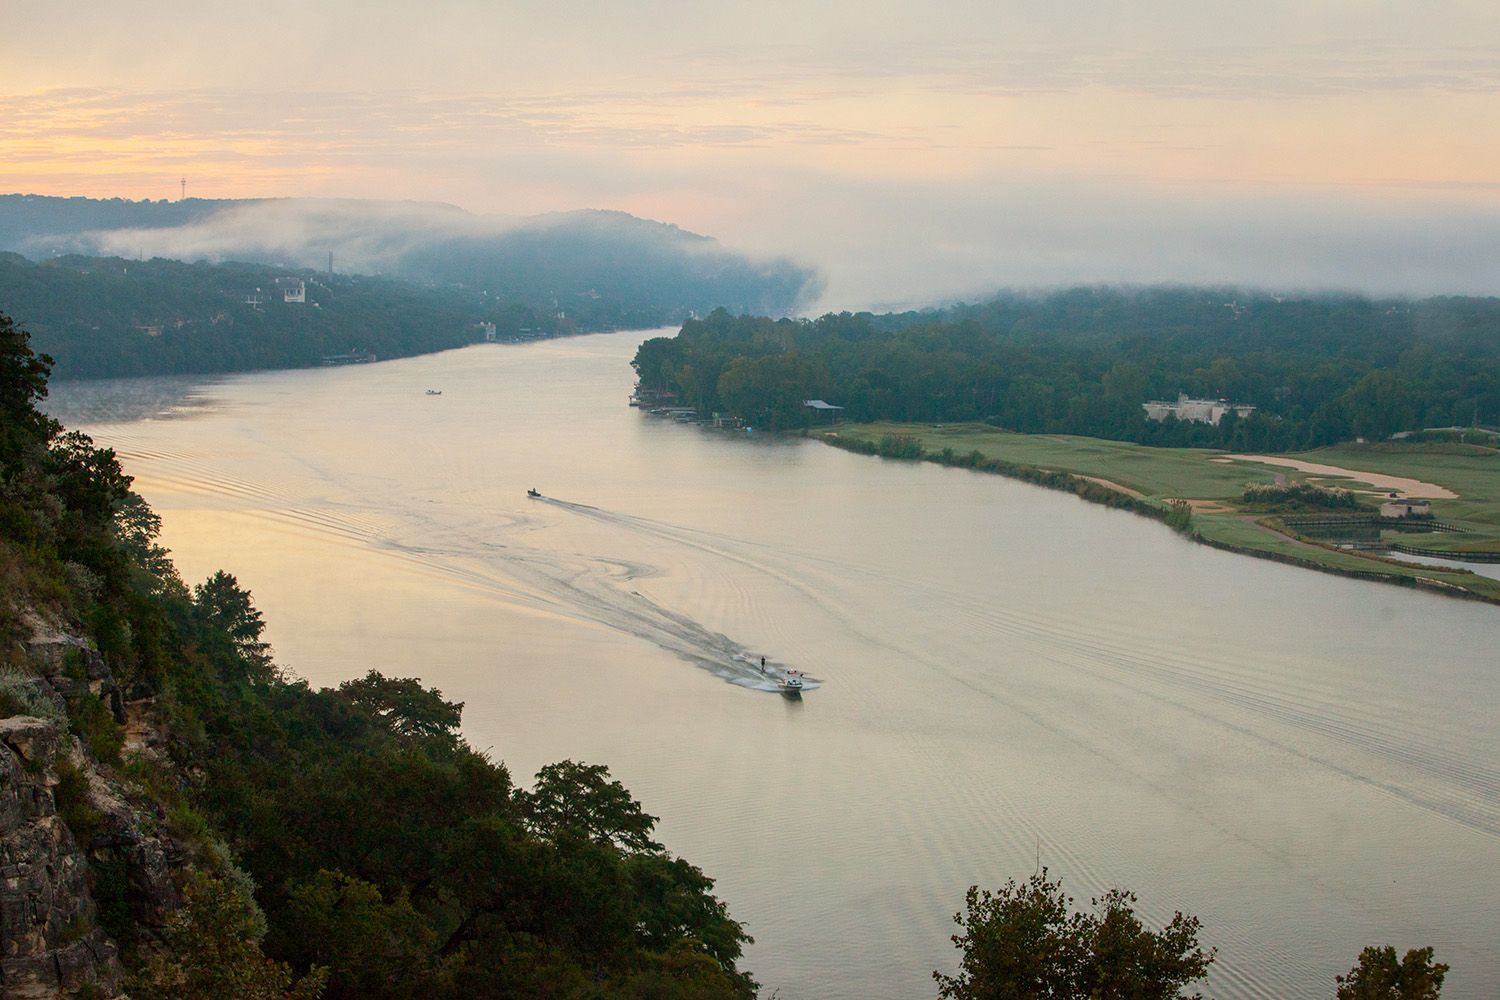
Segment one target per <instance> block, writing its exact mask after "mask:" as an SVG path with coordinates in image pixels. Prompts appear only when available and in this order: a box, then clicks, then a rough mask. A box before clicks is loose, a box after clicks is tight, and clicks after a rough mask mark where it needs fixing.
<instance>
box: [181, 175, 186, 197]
mask: <svg viewBox="0 0 1500 1000" xmlns="http://www.w3.org/2000/svg"><path fill="white" fill-rule="evenodd" d="M180 200H182V201H187V178H186V177H184V178H183V179H182V198H181V199H180Z"/></svg>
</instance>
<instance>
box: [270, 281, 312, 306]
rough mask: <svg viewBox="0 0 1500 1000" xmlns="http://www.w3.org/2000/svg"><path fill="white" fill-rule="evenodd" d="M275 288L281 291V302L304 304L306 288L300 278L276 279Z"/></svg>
mask: <svg viewBox="0 0 1500 1000" xmlns="http://www.w3.org/2000/svg"><path fill="white" fill-rule="evenodd" d="M276 287H277V288H279V289H280V290H281V301H283V302H306V301H307V286H306V285H305V284H303V282H302V279H301V278H277V279H276Z"/></svg>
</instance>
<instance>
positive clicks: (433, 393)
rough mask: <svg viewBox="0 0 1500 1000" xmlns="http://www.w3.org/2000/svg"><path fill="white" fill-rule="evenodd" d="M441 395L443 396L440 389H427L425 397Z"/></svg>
mask: <svg viewBox="0 0 1500 1000" xmlns="http://www.w3.org/2000/svg"><path fill="white" fill-rule="evenodd" d="M442 394H443V390H441V389H428V390H427V395H429V396H441V395H442Z"/></svg>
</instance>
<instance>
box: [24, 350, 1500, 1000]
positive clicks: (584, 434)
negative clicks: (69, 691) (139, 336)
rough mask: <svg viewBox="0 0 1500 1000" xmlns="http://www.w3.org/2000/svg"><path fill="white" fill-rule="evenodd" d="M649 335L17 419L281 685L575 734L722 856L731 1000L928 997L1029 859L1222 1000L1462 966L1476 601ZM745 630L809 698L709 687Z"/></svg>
mask: <svg viewBox="0 0 1500 1000" xmlns="http://www.w3.org/2000/svg"><path fill="white" fill-rule="evenodd" d="M643 336H645V335H644V334H640V333H631V334H616V335H608V336H593V337H584V338H577V339H572V340H564V341H552V342H545V343H537V344H528V345H480V346H475V347H472V348H468V349H465V350H461V351H454V352H450V353H446V354H441V355H436V356H431V357H425V358H415V359H409V360H404V361H396V362H388V363H382V364H379V365H372V366H360V367H350V368H339V369H323V370H313V371H292V372H271V373H263V374H252V375H246V376H238V377H233V378H228V379H223V380H217V381H212V382H208V383H195V382H192V381H186V380H170V379H166V380H147V381H139V382H128V383H105V384H93V385H89V384H84V385H79V384H72V385H58V386H55V387H54V390H53V400H52V403H51V409H52V410H53V412H55V413H58V414H59V415H61V416H62V417H63V418H64V419H65V420H66V421H68V422H69V423H70V424H73V425H76V426H80V427H82V428H83V429H85V430H87V431H88V432H89V433H91V434H93V435H94V436H95V438H96V439H97V440H98V441H99V442H101V443H103V444H106V445H109V446H112V447H114V448H116V449H117V450H118V451H119V453H120V454H121V456H122V458H123V460H124V464H125V468H126V471H128V472H129V473H131V474H132V475H134V476H135V477H136V485H137V489H139V491H140V492H141V493H143V494H144V495H145V496H146V498H147V499H148V500H150V502H151V503H152V504H153V506H155V507H156V509H157V510H158V511H159V512H160V513H161V515H162V517H163V519H164V522H165V530H164V533H163V536H164V537H163V540H164V542H165V544H166V545H167V546H168V547H169V548H171V549H172V550H173V552H174V556H175V558H176V560H177V563H178V566H179V567H180V568H181V570H182V571H183V574H184V577H185V578H186V579H188V580H189V581H190V582H192V581H194V580H202V579H203V578H204V577H206V576H208V575H209V574H210V573H211V572H213V571H214V570H216V569H219V568H221V567H222V568H227V569H229V570H230V571H231V572H233V573H235V574H236V575H237V576H238V577H239V580H240V582H241V583H242V584H243V585H245V586H247V587H249V588H250V589H251V590H252V591H253V593H254V596H255V599H256V602H257V605H258V606H259V607H260V608H261V609H262V610H263V611H264V612H265V613H266V616H267V618H268V620H269V628H268V633H267V634H268V638H269V639H270V640H271V642H272V643H273V645H274V646H275V649H276V652H277V654H278V659H279V660H280V661H281V662H282V663H284V664H285V665H287V666H289V667H290V668H291V669H292V670H294V671H295V672H296V673H297V674H299V675H300V676H302V677H305V678H307V679H308V680H309V681H311V682H313V683H314V684H319V685H331V684H335V683H337V682H339V681H341V680H345V679H348V678H351V677H355V676H358V675H361V674H363V673H364V672H365V671H367V670H369V669H372V668H374V669H378V670H381V671H383V672H385V673H387V674H397V675H418V676H420V677H422V678H423V679H424V680H425V681H426V682H427V683H428V684H429V685H435V686H437V687H439V688H441V689H442V691H443V692H444V694H445V695H446V696H447V697H449V698H452V699H456V700H460V701H463V702H464V703H465V705H466V708H465V712H464V730H465V733H466V735H467V736H468V738H469V739H470V741H471V742H472V743H474V744H475V745H476V746H478V747H481V748H491V753H492V755H493V756H495V757H497V758H499V759H503V760H504V761H505V762H506V763H507V764H508V766H509V767H510V769H511V771H512V773H513V774H514V775H515V777H516V779H517V781H518V782H521V783H523V784H529V783H530V780H531V777H530V776H531V775H533V774H534V773H535V772H536V770H537V769H538V768H539V767H541V766H542V765H543V764H545V763H548V762H551V761H556V760H561V759H564V758H572V759H574V760H586V761H589V762H602V763H607V764H608V765H609V766H610V768H611V769H612V771H613V772H614V774H615V775H616V776H617V777H619V778H620V779H621V780H622V781H623V782H624V783H625V784H626V786H627V787H629V788H630V789H631V790H632V792H634V793H635V795H636V796H637V797H638V798H640V799H641V800H642V802H643V803H644V805H645V807H646V809H647V810H648V811H649V812H651V813H653V814H656V815H659V816H661V823H660V825H659V834H660V837H661V839H662V840H664V841H665V842H666V844H667V845H668V846H669V847H670V848H671V849H672V850H673V851H674V852H676V853H679V854H681V855H683V856H685V857H687V858H689V859H690V860H692V861H693V862H694V863H695V864H697V865H699V866H700V867H702V868H703V869H704V870H705V871H706V872H708V874H710V875H711V876H713V877H715V878H716V879H717V880H718V886H717V890H716V891H717V892H718V894H719V895H720V896H721V898H723V899H725V900H726V901H727V902H728V904H729V906H730V908H731V911H732V913H733V914H734V916H735V917H736V918H737V919H739V920H741V921H744V922H745V923H746V924H747V926H748V929H749V931H750V933H751V934H753V935H754V937H755V939H756V943H755V945H754V946H753V947H752V948H751V949H750V950H749V951H748V954H747V957H746V960H745V963H744V964H745V967H746V968H748V969H750V970H751V971H752V972H753V973H754V974H755V975H756V976H757V978H758V979H760V981H761V982H762V983H763V984H764V987H765V989H764V991H763V995H765V996H766V997H770V996H772V995H773V993H774V995H776V996H778V997H779V998H781V1000H814V998H835V1000H837V998H848V1000H856V998H857V1000H867V998H893V1000H894V998H917V997H930V996H933V995H935V988H934V984H933V983H932V981H931V973H932V971H933V970H934V969H942V970H944V971H945V972H951V971H952V969H953V968H954V967H955V964H956V957H957V953H956V951H955V950H954V948H953V947H952V944H951V942H950V941H949V935H950V934H952V933H953V932H954V930H955V929H956V928H955V926H954V925H953V923H952V919H951V918H952V915H953V913H954V912H955V911H956V910H958V909H960V908H961V907H962V905H963V896H964V891H965V889H966V888H967V887H968V886H969V885H971V884H975V883H977V884H979V885H981V886H985V887H990V888H997V887H999V886H1000V885H1001V884H1003V883H1004V882H1005V880H1007V879H1009V878H1016V879H1018V880H1024V879H1025V878H1026V877H1027V876H1029V875H1030V874H1031V873H1032V871H1033V870H1034V869H1035V867H1036V866H1037V864H1038V863H1040V864H1042V865H1045V866H1047V867H1048V868H1049V869H1050V871H1051V872H1052V873H1053V874H1054V875H1060V876H1061V877H1062V879H1063V884H1064V887H1065V888H1066V889H1067V890H1068V891H1069V892H1070V893H1071V894H1072V895H1074V896H1076V897H1078V898H1080V899H1081V900H1083V901H1084V902H1085V903H1086V902H1087V900H1088V898H1089V897H1090V896H1097V895H1100V894H1102V892H1103V891H1104V890H1106V889H1108V888H1110V887H1114V886H1123V887H1127V888H1130V889H1132V890H1134V891H1135V892H1136V893H1137V894H1138V895H1139V896H1140V898H1141V904H1140V906H1141V912H1142V913H1143V914H1144V915H1145V916H1146V917H1147V918H1149V919H1151V920H1153V921H1157V922H1165V921H1166V920H1169V919H1170V918H1171V915H1172V912H1173V911H1174V910H1178V909H1181V910H1183V911H1185V912H1188V913H1192V914H1195V915H1197V916H1198V917H1200V918H1201V919H1202V921H1203V925H1204V926H1203V932H1202V939H1203V941H1204V943H1205V944H1210V945H1214V946H1217V948H1218V950H1219V961H1218V963H1217V964H1216V965H1215V967H1214V970H1213V974H1212V976H1211V978H1210V981H1209V991H1210V993H1211V994H1212V995H1215V996H1218V997H1220V998H1228V1000H1235V998H1258V997H1265V998H1271V997H1275V998H1314V997H1320V998H1326V997H1330V996H1332V995H1333V992H1334V976H1335V975H1336V974H1339V973H1342V972H1346V971H1348V969H1349V968H1350V966H1352V965H1353V964H1354V961H1355V959H1356V958H1357V956H1358V953H1359V951H1360V949H1361V948H1362V947H1364V946H1365V945H1369V944H1387V943H1389V944H1394V945H1395V946H1396V947H1397V948H1398V950H1400V951H1401V952H1403V953H1404V951H1405V950H1406V949H1407V948H1410V947H1417V946H1421V945H1428V944H1430V945H1433V946H1435V947H1436V948H1437V952H1438V957H1439V959H1440V960H1443V961H1446V962H1448V963H1450V964H1451V965H1452V966H1453V971H1452V972H1451V973H1450V975H1449V979H1448V985H1447V988H1446V989H1445V990H1444V996H1445V997H1446V998H1450V1000H1464V998H1481V997H1485V998H1488V997H1493V996H1495V995H1496V993H1497V992H1500V949H1497V947H1496V942H1497V939H1500V933H1497V928H1500V917H1497V912H1500V754H1497V747H1500V670H1497V650H1500V608H1495V607H1491V606H1487V605H1482V604H1477V603H1467V602H1463V601H1457V600H1448V599H1443V598H1440V597H1436V596H1430V595H1426V594H1421V593H1416V592H1412V591H1407V590H1403V589H1399V588H1396V587H1390V586H1382V585H1378V584H1372V583H1361V582H1357V581H1349V580H1342V579H1339V578H1336V577H1330V576H1325V575H1321V574H1317V573H1311V572H1305V571H1299V570H1295V569H1292V568H1290V567H1285V566H1281V565H1277V564H1273V563H1268V562H1262V561H1257V560H1253V559H1248V558H1243V557H1238V556H1234V555H1231V554H1227V553H1223V552H1218V551H1215V550H1212V549H1209V548H1205V547H1201V546H1196V545H1193V544H1191V543H1189V542H1186V541H1184V540H1182V539H1180V538H1178V537H1176V536H1174V535H1172V534H1171V533H1170V532H1169V531H1167V530H1166V529H1165V528H1164V527H1162V526H1161V525H1159V524H1156V523H1154V522H1150V521H1147V520H1145V519H1142V518H1138V517H1134V516H1131V515H1129V514H1125V513H1120V512H1116V511H1110V510H1106V509H1103V508H1100V507H1094V506H1089V505H1087V504H1084V503H1083V502H1081V501H1079V500H1077V499H1075V498H1073V497H1071V496H1068V495H1064V494H1059V493H1052V492H1047V491H1044V490H1040V489H1037V488H1034V487H1030V486H1026V485H1023V484H1019V483H1015V482H1011V481H1008V480H1005V479H1002V478H998V477H994V476H986V475H979V474H974V473H971V472H968V471H964V470H957V469H944V468H940V467H937V466H934V465H926V464H920V465H919V464H910V463H899V462H889V461H883V460H879V459H873V458H866V457H861V456H855V455H851V454H848V453H845V452H841V451H837V450H834V449H832V448H828V447H826V446H822V445H819V444H816V443H811V442H807V441H804V440H800V439H789V440H781V439H775V438H771V437H769V436H764V435H759V434H743V433H742V434H737V435H725V434H713V433H709V432H705V431H702V430H699V429H696V428H692V427H686V426H681V425H677V424H673V423H670V422H664V421H661V420H657V419H653V418H650V417H648V416H645V415H643V414H641V413H639V412H637V411H635V410H632V409H630V408H628V407H627V406H626V397H627V395H628V394H629V391H630V388H631V385H632V381H633V378H632V372H631V370H630V368H629V365H628V362H629V359H630V358H631V356H632V355H633V353H634V350H635V347H636V345H637V344H638V343H639V342H640V340H641V339H642V337H643ZM429 388H430V389H437V390H441V395H428V394H427V392H426V390H427V389H429ZM528 487H536V488H537V489H539V490H540V491H541V492H542V493H543V494H545V495H546V496H547V497H549V498H555V499H544V500H530V499H528V498H527V497H526V496H525V492H526V490H527V488H528ZM762 655H764V656H766V657H767V658H768V659H769V660H770V661H771V662H773V663H775V664H780V665H784V666H788V667H795V668H799V669H803V670H806V671H807V672H809V673H810V674H812V675H814V676H816V677H818V678H820V679H822V681H823V686H822V688H821V689H819V690H816V691H811V692H809V693H808V694H807V695H806V696H805V697H804V698H803V699H802V700H801V701H800V702H791V701H787V700H785V699H784V698H782V697H780V696H779V695H777V694H774V693H768V692H762V691H756V690H751V689H748V688H746V687H743V686H739V685H736V684H733V683H727V682H726V679H725V678H726V676H729V677H741V676H743V667H744V660H736V659H735V657H736V656H741V657H753V658H756V660H757V661H758V658H759V657H760V656H762ZM1158 925H1159V924H1158Z"/></svg>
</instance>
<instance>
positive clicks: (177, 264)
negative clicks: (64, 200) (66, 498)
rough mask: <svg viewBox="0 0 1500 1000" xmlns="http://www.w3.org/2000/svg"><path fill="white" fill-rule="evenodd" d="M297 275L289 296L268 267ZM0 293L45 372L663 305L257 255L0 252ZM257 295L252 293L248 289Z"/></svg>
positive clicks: (210, 362)
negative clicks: (496, 292) (342, 270)
mask: <svg viewBox="0 0 1500 1000" xmlns="http://www.w3.org/2000/svg"><path fill="white" fill-rule="evenodd" d="M286 277H296V278H300V279H302V280H303V282H304V283H305V284H304V287H305V296H306V301H305V302H300V303H289V302H286V301H284V296H283V294H282V292H281V291H280V290H279V289H278V288H277V286H276V280H277V279H278V278H286ZM0 298H3V299H4V301H5V302H6V303H7V304H8V307H9V308H11V309H12V310H14V312H15V315H16V317H17V319H18V320H20V321H21V322H22V323H24V324H25V325H26V327H27V329H28V330H29V331H30V332H31V334H32V337H33V339H34V342H35V345H36V349H37V350H38V351H41V352H44V353H46V354H48V355H50V356H51V357H52V358H53V361H54V367H53V371H54V374H55V376H56V377H58V378H117V377H127V376H134V375H171V374H201V373H209V372H232V371H246V370H250V369H258V368H301V367H306V366H309V365H317V364H319V363H320V362H321V360H322V358H323V357H324V356H325V355H335V354H342V353H345V352H348V351H351V350H358V351H364V352H368V353H371V354H374V355H376V356H377V357H378V358H396V357H408V356H411V355H415V354H428V353H431V352H434V351H441V350H447V349H449V348H453V347H462V346H464V345H465V344H472V343H474V342H475V341H476V340H482V339H483V334H482V332H481V331H480V329H479V328H478V326H477V325H476V324H478V323H479V322H481V321H485V322H490V323H494V324H495V330H496V335H497V336H498V337H501V338H517V337H546V336H557V335H562V334H570V333H576V332H580V331H586V330H599V329H615V328H620V327H625V328H639V327H643V326H649V325H652V324H657V323H660V322H662V321H663V320H664V318H665V315H666V314H665V313H662V312H660V311H651V310H645V311H642V310H631V309H623V308H619V307H615V306H611V305H609V304H607V303H596V302H590V303H588V304H587V305H585V306H582V307H580V308H579V309H577V310H569V311H567V312H566V313H565V315H563V316H559V315H558V311H557V310H551V309H544V308H532V307H530V306H526V305H523V304H521V303H519V302H503V301H497V300H496V299H494V298H493V297H491V296H488V295H486V294H484V293H482V292H479V291H475V290H474V289H465V288H458V287H452V286H446V287H424V286H421V285H416V284H411V283H408V282H402V281H396V280H391V279H385V278H378V277H369V276H361V275H341V274H334V275H330V274H327V273H325V272H316V271H310V270H292V269H286V268H273V267H267V266H264V265H259V264H219V265H210V264H206V263H197V264H187V263H183V262H181V261H175V260H167V259H163V258H155V259H152V260H146V261H135V260H124V259H121V258H118V257H80V256H69V257H60V258H56V259H53V260H47V261H43V262H41V263H33V262H31V261H29V260H27V259H26V258H24V257H21V256H19V255H18V254H13V253H0ZM251 299H258V300H259V301H258V302H257V303H252V302H250V301H249V300H251Z"/></svg>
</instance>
